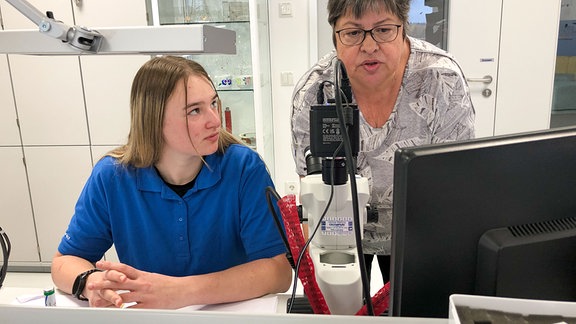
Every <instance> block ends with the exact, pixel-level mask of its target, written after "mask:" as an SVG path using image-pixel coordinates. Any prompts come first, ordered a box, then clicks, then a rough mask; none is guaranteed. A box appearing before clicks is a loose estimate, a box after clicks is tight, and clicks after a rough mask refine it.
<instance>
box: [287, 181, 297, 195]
mask: <svg viewBox="0 0 576 324" xmlns="http://www.w3.org/2000/svg"><path fill="white" fill-rule="evenodd" d="M284 194H285V195H298V183H297V182H296V181H286V182H285V183H284Z"/></svg>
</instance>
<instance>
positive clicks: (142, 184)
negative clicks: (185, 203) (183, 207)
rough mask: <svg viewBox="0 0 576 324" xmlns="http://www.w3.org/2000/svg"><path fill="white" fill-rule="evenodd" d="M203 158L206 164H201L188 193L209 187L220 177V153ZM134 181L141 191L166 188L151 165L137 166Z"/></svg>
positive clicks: (157, 190)
mask: <svg viewBox="0 0 576 324" xmlns="http://www.w3.org/2000/svg"><path fill="white" fill-rule="evenodd" d="M204 160H205V161H206V164H207V165H208V166H206V165H203V166H202V169H200V173H199V174H198V176H197V177H196V184H195V185H194V187H193V188H192V189H191V190H190V191H189V192H188V193H190V192H196V191H198V190H202V189H206V188H210V187H212V186H214V185H216V184H217V183H218V182H219V181H220V179H221V178H222V172H221V171H222V168H221V164H222V155H221V154H220V153H218V152H216V153H214V154H210V155H208V156H205V157H204ZM136 183H137V187H138V190H141V191H151V192H163V191H164V190H165V189H168V186H166V184H164V181H163V180H162V178H161V177H160V175H159V174H158V172H157V171H156V169H155V168H154V167H153V166H152V167H148V168H137V169H136ZM186 195H187V194H186ZM186 195H185V196H186Z"/></svg>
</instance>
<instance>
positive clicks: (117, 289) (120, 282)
mask: <svg viewBox="0 0 576 324" xmlns="http://www.w3.org/2000/svg"><path fill="white" fill-rule="evenodd" d="M96 267H97V268H98V269H101V270H104V271H105V272H106V279H107V280H104V281H99V282H94V283H89V284H87V286H86V288H87V289H89V290H97V291H101V292H107V294H113V295H111V296H102V297H103V298H104V299H107V300H110V301H112V300H117V296H120V298H121V300H122V302H121V303H115V305H116V306H117V307H130V308H164V309H170V308H171V309H175V308H181V307H183V306H186V305H185V303H184V304H183V305H180V303H179V300H178V298H177V296H176V295H177V292H178V290H179V289H178V286H177V283H176V282H175V281H176V279H177V278H174V277H169V276H165V275H160V274H157V273H151V272H146V271H141V270H138V269H135V268H133V267H131V266H129V265H126V264H123V263H118V262H110V261H98V262H97V263H96Z"/></svg>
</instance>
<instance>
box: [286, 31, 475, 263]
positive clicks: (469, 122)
mask: <svg viewBox="0 0 576 324" xmlns="http://www.w3.org/2000/svg"><path fill="white" fill-rule="evenodd" d="M409 41H410V57H409V59H408V63H407V65H406V69H405V73H404V77H403V80H402V86H401V88H400V91H399V93H398V98H397V99H396V104H395V106H394V109H393V111H392V114H391V115H390V118H389V119H388V121H387V122H386V123H385V124H384V125H383V127H381V128H373V127H372V126H370V125H369V124H368V123H367V122H366V120H365V119H364V118H363V117H362V114H361V113H360V150H359V153H358V161H357V167H358V174H359V175H361V176H363V177H365V178H367V179H368V182H369V185H370V201H369V203H370V205H371V206H372V207H376V208H377V210H378V222H377V223H369V224H366V225H365V227H364V240H363V244H362V245H363V249H364V253H366V254H380V255H389V254H390V252H391V246H390V237H391V230H392V228H391V223H392V184H393V180H392V176H393V162H394V152H395V151H396V149H398V148H400V147H409V146H416V145H423V144H432V143H442V142H450V141H457V140H465V139H470V138H473V137H474V115H475V114H474V108H473V106H472V102H471V99H470V93H469V89H468V85H467V83H466V80H465V78H464V75H463V72H462V70H461V69H460V67H459V65H458V63H457V62H456V61H455V60H454V58H453V57H452V56H451V55H450V54H448V53H446V52H445V51H443V50H441V49H439V48H437V47H435V46H434V45H432V44H430V43H427V42H425V41H422V40H419V39H415V38H412V37H409ZM335 63H336V53H335V52H334V51H333V52H331V53H330V54H328V55H326V56H324V57H323V58H321V59H320V60H319V61H318V63H317V64H316V65H315V66H313V67H312V68H311V69H310V70H309V71H308V72H307V73H306V74H305V75H304V76H303V77H302V78H301V79H300V80H299V82H298V84H297V85H296V87H295V90H294V93H293V101H292V116H291V125H292V154H293V156H294V161H295V162H296V169H297V170H296V171H297V173H298V174H299V175H301V176H305V175H306V162H305V158H304V153H305V152H304V150H305V148H306V147H308V146H309V145H310V125H309V113H310V106H311V105H313V104H316V103H317V99H316V94H317V92H318V88H319V85H320V84H321V83H322V82H324V81H330V82H333V81H334V66H335ZM324 94H325V96H326V97H327V98H334V89H333V87H329V86H325V87H324ZM353 101H354V102H355V100H353ZM360 110H361V107H360Z"/></svg>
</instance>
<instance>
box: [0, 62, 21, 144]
mask: <svg viewBox="0 0 576 324" xmlns="http://www.w3.org/2000/svg"><path fill="white" fill-rule="evenodd" d="M16 119H17V116H16V109H15V107H14V96H13V94H12V84H11V83H10V73H9V69H8V57H7V56H6V55H0V146H4V145H10V146H13V145H20V135H19V131H18V123H17V121H16Z"/></svg>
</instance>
